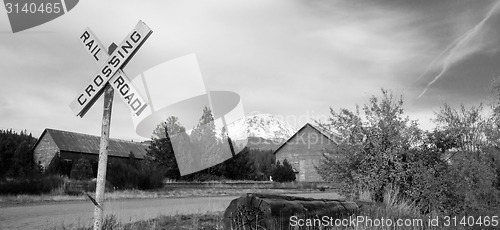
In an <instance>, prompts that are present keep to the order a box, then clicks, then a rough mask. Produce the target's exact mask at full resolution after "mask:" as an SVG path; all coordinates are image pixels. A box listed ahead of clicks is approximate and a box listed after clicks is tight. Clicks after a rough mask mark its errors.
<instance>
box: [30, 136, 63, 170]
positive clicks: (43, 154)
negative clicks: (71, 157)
mask: <svg viewBox="0 0 500 230" xmlns="http://www.w3.org/2000/svg"><path fill="white" fill-rule="evenodd" d="M57 152H59V148H58V147H57V145H56V142H55V141H54V139H53V138H52V136H50V134H49V133H45V134H44V135H43V136H42V137H40V140H39V141H38V145H37V146H36V147H35V149H33V157H34V160H35V163H39V164H40V165H41V166H42V167H43V168H44V169H46V168H47V167H48V166H49V164H50V161H52V158H54V156H55V155H56V153H57Z"/></svg>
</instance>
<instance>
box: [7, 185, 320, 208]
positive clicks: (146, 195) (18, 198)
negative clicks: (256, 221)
mask: <svg viewBox="0 0 500 230" xmlns="http://www.w3.org/2000/svg"><path fill="white" fill-rule="evenodd" d="M304 192H319V191H313V190H288V189H227V188H203V189H194V188H188V189H166V188H164V189H160V190H151V191H144V190H123V191H114V192H109V193H106V199H107V200H119V199H154V198H175V197H207V196H239V195H241V194H245V193H273V194H283V193H287V194H293V193H304ZM91 195H92V196H93V194H91ZM87 199H88V198H87V196H86V195H85V194H81V195H65V194H64V191H63V190H55V191H53V192H51V193H50V194H43V195H3V196H0V207H6V206H16V205H23V204H31V203H43V202H65V201H79V200H87Z"/></svg>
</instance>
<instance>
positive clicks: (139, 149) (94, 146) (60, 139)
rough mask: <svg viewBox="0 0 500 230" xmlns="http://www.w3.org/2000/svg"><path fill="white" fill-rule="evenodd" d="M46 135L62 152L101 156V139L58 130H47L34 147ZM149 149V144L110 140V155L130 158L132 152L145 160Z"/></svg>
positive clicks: (136, 156)
mask: <svg viewBox="0 0 500 230" xmlns="http://www.w3.org/2000/svg"><path fill="white" fill-rule="evenodd" d="M45 134H49V135H50V136H51V137H52V139H54V142H55V143H56V145H57V147H58V148H59V150H60V151H67V152H76V153H89V154H99V146H100V141H101V138H100V137H98V136H94V135H89V134H83V133H74V132H69V131H62V130H56V129H45V130H44V131H43V133H42V135H41V136H40V138H39V139H38V141H37V143H36V144H35V146H34V147H36V146H37V145H38V142H39V141H40V140H41V139H42V137H43V136H44V135H45ZM147 147H148V145H147V144H145V143H141V142H133V141H125V140H120V139H110V140H109V153H108V155H110V156H116V157H129V154H130V152H132V153H133V154H134V156H135V158H138V159H143V158H144V156H145V155H146V149H147Z"/></svg>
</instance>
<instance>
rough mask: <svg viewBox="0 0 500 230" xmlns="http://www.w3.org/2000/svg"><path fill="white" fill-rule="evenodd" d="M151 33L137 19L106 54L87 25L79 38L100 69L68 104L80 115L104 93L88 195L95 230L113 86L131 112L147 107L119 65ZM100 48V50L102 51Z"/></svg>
mask: <svg viewBox="0 0 500 230" xmlns="http://www.w3.org/2000/svg"><path fill="white" fill-rule="evenodd" d="M152 32H153V31H152V30H151V29H150V28H149V27H148V26H146V24H144V23H143V22H142V21H139V23H137V25H136V27H135V28H134V30H132V32H131V33H130V34H129V35H128V36H127V37H126V38H125V40H124V41H123V42H122V43H121V44H120V46H116V45H115V44H114V43H113V44H112V45H111V46H110V47H109V55H108V54H106V52H104V50H105V48H104V47H103V46H102V44H101V43H100V42H99V40H97V37H96V36H95V35H94V34H93V33H92V31H91V30H90V29H88V28H87V29H86V30H85V31H84V32H83V33H82V35H81V36H80V38H79V40H80V42H81V44H82V45H83V46H84V47H85V49H86V50H87V51H88V53H89V54H90V55H91V56H92V57H93V58H94V59H95V61H96V62H97V63H98V64H99V65H100V69H99V71H98V72H97V73H96V74H95V75H93V77H92V80H91V82H90V84H88V85H87V86H86V87H85V89H84V90H83V93H81V94H79V95H78V96H77V97H76V98H75V99H74V100H73V101H72V102H71V104H70V107H71V109H72V110H73V112H74V113H75V114H76V115H77V116H80V117H83V116H84V115H85V114H86V113H87V111H88V110H89V109H90V108H91V107H92V105H93V104H94V103H95V101H97V99H98V98H99V97H100V95H101V94H103V93H104V108H103V118H102V129H101V142H100V146H99V165H98V169H97V170H98V172H97V185H96V199H95V200H94V199H92V197H90V196H89V198H91V200H92V202H93V203H94V204H95V208H94V230H100V229H101V228H102V222H103V213H104V192H105V191H104V190H105V185H106V168H107V162H108V150H109V146H108V144H109V131H110V127H111V111H112V105H113V97H114V89H116V91H117V92H118V93H119V96H120V98H121V99H122V100H123V102H125V103H126V104H127V105H128V108H129V109H130V111H131V112H132V113H133V114H135V115H137V116H139V115H140V114H141V113H142V112H143V111H144V109H145V108H146V107H147V106H148V104H147V102H146V101H145V100H144V99H142V97H141V96H140V94H139V92H138V91H137V90H136V89H135V88H134V86H133V85H132V84H131V82H130V80H129V78H128V77H127V76H126V75H125V73H124V72H123V71H122V68H124V67H125V66H126V64H127V63H128V62H129V61H130V59H131V58H132V57H133V56H134V54H135V53H136V52H137V50H138V49H139V48H140V47H141V46H142V44H143V43H144V42H145V41H146V39H147V38H148V37H149V36H150V35H151V33H152ZM101 50H103V51H102V52H101Z"/></svg>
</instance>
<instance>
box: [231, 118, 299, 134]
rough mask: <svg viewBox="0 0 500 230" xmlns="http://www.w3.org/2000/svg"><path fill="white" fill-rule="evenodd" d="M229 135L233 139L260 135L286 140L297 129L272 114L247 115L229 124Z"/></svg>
mask: <svg viewBox="0 0 500 230" xmlns="http://www.w3.org/2000/svg"><path fill="white" fill-rule="evenodd" d="M227 129H228V131H229V136H230V137H231V139H233V140H243V139H246V138H247V137H259V138H263V139H267V140H286V139H288V138H290V137H291V136H292V135H293V134H294V133H295V130H294V129H293V128H291V127H290V126H288V125H287V124H285V123H284V122H283V121H281V120H279V119H278V118H276V117H274V116H273V115H271V114H257V115H253V116H246V117H244V118H241V119H239V120H236V121H235V122H233V123H231V124H228V126H227Z"/></svg>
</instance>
